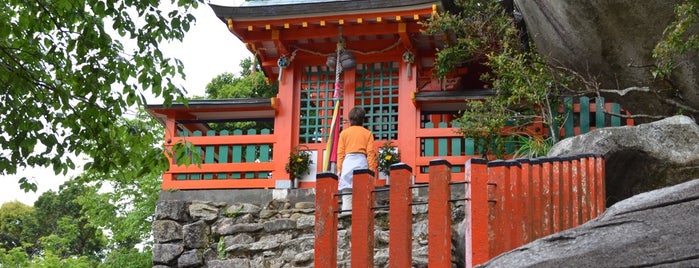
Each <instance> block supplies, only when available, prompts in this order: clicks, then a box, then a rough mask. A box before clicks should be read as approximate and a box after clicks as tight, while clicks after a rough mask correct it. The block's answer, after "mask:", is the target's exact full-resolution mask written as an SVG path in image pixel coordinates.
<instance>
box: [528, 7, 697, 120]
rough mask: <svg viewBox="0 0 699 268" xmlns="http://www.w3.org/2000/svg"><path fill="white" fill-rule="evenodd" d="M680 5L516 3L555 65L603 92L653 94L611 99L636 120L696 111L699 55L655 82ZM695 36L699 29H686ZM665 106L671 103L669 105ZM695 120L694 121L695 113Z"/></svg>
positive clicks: (689, 56) (690, 55)
mask: <svg viewBox="0 0 699 268" xmlns="http://www.w3.org/2000/svg"><path fill="white" fill-rule="evenodd" d="M680 2H682V1H680V0H671V1H667V0H654V1H644V2H643V4H640V3H639V2H638V1H607V0H588V1H560V0H537V1H532V0H515V3H516V4H517V7H518V8H519V10H520V11H521V14H522V16H523V18H524V21H525V22H526V27H527V32H528V33H529V36H530V37H531V39H533V41H534V42H535V43H536V49H537V51H538V52H539V53H540V54H542V55H543V56H545V57H547V58H548V59H550V62H552V63H554V64H556V65H563V66H566V67H567V68H569V69H572V70H576V71H577V72H578V73H580V74H583V75H590V76H594V77H595V80H596V81H595V82H598V83H600V84H601V85H600V86H601V88H605V89H625V88H629V87H643V86H647V87H649V88H651V90H652V92H641V91H635V92H633V91H632V92H630V93H627V94H625V95H623V96H621V97H619V96H618V95H616V94H614V95H608V97H609V98H608V99H612V98H614V100H613V101H618V102H620V103H621V104H622V106H623V107H625V108H627V109H629V110H630V111H632V112H633V113H634V114H650V115H657V114H665V115H672V114H675V112H676V111H677V110H678V108H679V107H677V106H675V105H674V104H673V102H672V101H676V102H679V103H681V104H683V105H686V106H687V107H692V108H694V109H696V107H699V94H697V92H699V79H698V78H699V54H698V53H686V54H685V55H682V56H680V57H677V58H676V59H675V60H676V62H675V68H676V69H675V70H674V71H673V74H672V75H671V77H670V78H669V79H668V80H669V81H666V80H665V79H654V78H653V76H652V73H651V70H652V67H645V65H646V64H652V63H655V59H653V58H652V55H653V51H652V50H653V48H654V47H655V46H656V44H657V43H658V41H659V40H660V38H661V37H662V36H663V31H664V30H665V27H667V26H668V24H669V23H670V22H671V21H672V20H674V19H675V14H674V12H673V9H674V6H675V5H676V4H678V3H680ZM687 33H688V34H690V33H694V34H696V33H699V24H697V23H694V26H690V27H688V32H687ZM668 100H669V101H668ZM693 117H695V118H697V117H698V115H697V114H696V112H694V115H693Z"/></svg>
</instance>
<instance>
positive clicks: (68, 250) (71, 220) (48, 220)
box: [27, 181, 107, 260]
mask: <svg viewBox="0 0 699 268" xmlns="http://www.w3.org/2000/svg"><path fill="white" fill-rule="evenodd" d="M86 190H88V187H86V186H83V185H79V184H77V183H76V182H75V181H67V182H66V183H64V184H63V185H61V187H60V190H59V192H58V193H56V192H53V191H48V192H45V193H43V194H42V195H41V196H39V199H38V200H37V201H36V202H35V203H34V215H33V217H34V219H35V221H36V225H35V226H34V227H33V228H32V231H33V232H32V234H33V235H32V240H34V239H36V240H35V241H31V240H29V241H27V242H29V243H35V245H36V247H37V249H38V250H37V251H36V252H37V253H41V252H43V253H44V254H45V253H46V252H51V253H52V254H54V255H56V256H57V257H60V258H67V257H69V256H85V257H86V258H89V259H91V260H99V259H101V258H102V253H103V250H104V248H105V247H106V244H107V239H106V237H105V236H104V234H102V231H101V230H99V229H98V228H97V226H95V225H93V224H92V223H90V222H89V221H88V218H87V217H86V216H85V215H83V213H82V211H83V206H82V205H81V204H79V203H78V202H77V201H78V198H79V196H80V195H81V194H82V193H83V192H85V191H86Z"/></svg>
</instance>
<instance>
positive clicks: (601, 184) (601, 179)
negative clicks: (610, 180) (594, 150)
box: [595, 155, 607, 215]
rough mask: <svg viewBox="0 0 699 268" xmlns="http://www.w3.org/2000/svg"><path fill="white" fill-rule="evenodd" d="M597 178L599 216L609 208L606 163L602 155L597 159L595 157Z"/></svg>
mask: <svg viewBox="0 0 699 268" xmlns="http://www.w3.org/2000/svg"><path fill="white" fill-rule="evenodd" d="M595 177H596V178H597V180H596V181H595V183H596V185H595V186H596V188H597V190H598V193H597V215H600V214H602V212H604V210H605V209H606V208H607V190H606V189H605V187H606V177H605V163H604V156H602V155H598V156H597V157H595Z"/></svg>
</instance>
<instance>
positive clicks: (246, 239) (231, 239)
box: [223, 233, 255, 247]
mask: <svg viewBox="0 0 699 268" xmlns="http://www.w3.org/2000/svg"><path fill="white" fill-rule="evenodd" d="M223 240H224V241H225V244H226V247H230V246H232V245H235V244H250V243H253V242H255V238H253V237H252V236H250V235H248V234H246V233H242V234H237V235H229V236H226V237H225V238H224V239H223Z"/></svg>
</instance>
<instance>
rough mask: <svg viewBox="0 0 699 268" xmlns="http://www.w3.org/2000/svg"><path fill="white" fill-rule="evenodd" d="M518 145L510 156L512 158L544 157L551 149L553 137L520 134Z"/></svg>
mask: <svg viewBox="0 0 699 268" xmlns="http://www.w3.org/2000/svg"><path fill="white" fill-rule="evenodd" d="M519 145H520V146H519V148H517V151H516V152H515V154H514V155H513V156H512V157H513V158H521V157H524V158H536V157H544V156H546V154H548V152H549V151H551V147H552V146H553V139H552V138H550V137H549V138H544V137H541V136H534V137H527V136H520V137H519Z"/></svg>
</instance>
